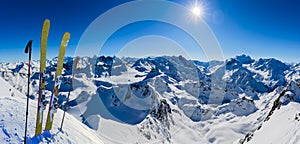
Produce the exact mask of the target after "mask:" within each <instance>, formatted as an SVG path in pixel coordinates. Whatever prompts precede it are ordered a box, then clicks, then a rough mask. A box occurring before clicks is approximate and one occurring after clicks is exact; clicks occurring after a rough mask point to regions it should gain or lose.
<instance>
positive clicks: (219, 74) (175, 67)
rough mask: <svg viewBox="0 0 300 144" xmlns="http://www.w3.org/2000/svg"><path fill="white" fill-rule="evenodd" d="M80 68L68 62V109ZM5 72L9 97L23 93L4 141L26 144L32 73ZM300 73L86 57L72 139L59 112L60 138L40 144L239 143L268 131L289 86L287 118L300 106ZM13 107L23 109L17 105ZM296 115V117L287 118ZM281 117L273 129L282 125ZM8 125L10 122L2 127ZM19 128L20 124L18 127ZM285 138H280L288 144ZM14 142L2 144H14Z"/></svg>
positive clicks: (230, 64) (75, 97)
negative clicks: (274, 106) (27, 99)
mask: <svg viewBox="0 0 300 144" xmlns="http://www.w3.org/2000/svg"><path fill="white" fill-rule="evenodd" d="M55 62H56V59H53V60H52V61H47V74H48V75H49V78H48V79H47V83H48V84H47V86H46V87H47V90H46V95H47V98H48V99H49V95H50V93H51V92H50V91H51V89H52V87H53V81H52V80H51V78H53V72H54V70H55V67H54V66H55ZM72 62H73V58H66V59H65V64H64V73H63V76H64V78H63V81H62V86H61V91H62V92H61V93H60V101H64V100H65V98H66V95H67V92H68V90H69V87H70V86H69V84H68V82H69V80H70V75H71V74H72V70H71V67H72ZM32 63H33V65H32V71H33V75H34V76H33V77H31V79H32V83H31V92H30V95H31V97H32V99H33V100H30V103H31V104H30V105H31V106H30V109H31V110H30V113H33V114H35V110H36V108H35V107H36V99H34V98H35V97H34V96H36V93H37V84H38V78H37V75H36V73H34V72H37V71H38V66H39V65H38V62H36V61H33V62H32ZM0 68H1V69H2V70H3V71H7V72H3V73H1V74H2V75H1V77H3V78H4V79H5V81H7V82H8V83H9V84H10V85H9V84H7V83H6V82H4V81H3V80H1V81H2V82H1V83H3V84H6V85H7V86H5V89H4V90H3V91H7V89H9V88H8V87H14V88H16V89H14V88H12V89H13V93H14V95H15V96H13V97H11V96H10V95H11V94H12V92H8V93H5V94H1V96H2V95H3V97H0V98H1V100H0V107H1V106H2V105H3V106H5V108H4V110H3V111H4V112H3V115H1V114H2V112H1V113H0V127H1V128H2V131H0V137H4V138H6V139H9V140H10V141H11V142H12V143H14V142H16V143H19V142H21V140H20V139H19V138H22V134H23V131H22V128H23V125H24V120H23V119H24V115H20V116H19V117H17V115H15V114H16V113H24V112H23V111H24V108H21V107H24V106H25V103H24V102H25V98H24V97H25V96H24V95H23V94H20V93H18V92H17V90H18V91H21V92H22V93H25V91H26V88H27V87H26V83H27V81H26V80H27V79H26V75H19V74H18V73H22V72H26V71H27V65H26V64H24V63H22V62H21V63H10V64H0ZM11 71H16V72H14V73H11ZM299 73H300V65H297V64H296V65H289V64H284V63H282V62H280V61H277V60H275V59H259V60H253V59H252V58H251V57H249V56H246V55H241V56H237V57H235V58H232V59H230V60H226V61H225V62H219V61H212V62H198V61H191V60H187V59H185V58H184V57H181V56H179V57H177V56H173V57H170V56H165V57H148V58H141V59H136V58H117V57H104V56H101V57H92V58H88V57H83V58H81V59H80V60H79V65H78V69H77V73H76V75H75V82H74V90H73V91H72V92H71V95H70V108H69V109H68V110H67V117H66V122H69V123H66V124H65V125H64V126H65V127H64V133H62V132H59V131H58V126H59V124H60V120H61V115H62V113H61V111H60V110H59V111H58V113H57V114H56V115H55V120H54V122H55V123H54V129H53V131H52V132H51V133H50V134H49V133H44V134H43V135H42V137H41V138H40V139H39V140H43V142H44V143H46V142H48V141H47V139H49V141H50V142H49V143H99V142H100V141H103V142H104V143H108V144H110V143H112V144H115V143H191V144H194V143H195V144H196V143H204V144H205V143H213V144H218V143H235V142H238V141H239V139H242V138H244V137H245V135H246V134H248V133H251V132H254V131H255V130H256V129H257V128H258V127H259V126H260V125H261V124H263V123H264V122H263V121H264V119H265V118H266V116H267V115H268V113H269V111H270V110H271V108H272V104H273V102H274V100H275V99H276V98H278V97H279V96H280V93H281V92H282V90H283V89H284V87H285V86H286V84H287V83H288V82H289V83H290V84H291V86H290V87H288V89H287V91H286V95H289V96H290V98H287V97H282V99H281V100H282V102H285V103H286V106H283V107H282V108H281V109H280V110H283V109H285V108H286V107H287V108H291V105H292V106H293V105H297V103H294V102H291V103H289V102H290V101H296V102H300V97H299V96H300V89H299V87H298V86H297V81H298V80H299ZM291 81H292V82H291ZM2 101H3V102H2ZM6 103H7V104H6ZM13 103H14V104H15V103H17V104H18V107H11V106H10V105H9V104H13ZM0 110H2V109H0ZM290 110H291V111H293V110H292V109H288V110H287V111H290ZM276 113H277V112H275V114H274V115H272V116H271V119H270V122H269V121H268V122H267V123H271V122H272V119H275V120H276V119H280V115H277V114H276ZM286 113H288V112H286ZM11 114H12V116H11ZM295 114H296V113H295ZM295 114H293V115H292V116H295ZM292 116H290V117H291V118H292ZM14 117H17V118H14ZM1 118H2V119H3V121H5V122H1ZM30 118H31V119H30V121H29V122H30V125H29V134H30V137H32V134H33V133H34V132H33V129H34V124H33V123H34V119H35V117H30ZM16 119H17V120H16ZM9 121H12V122H13V124H11V125H15V126H11V125H10V124H9ZM70 121H71V122H70ZM290 122H291V121H290ZM2 123H3V124H2ZM16 123H20V124H18V126H16ZM272 123H273V122H272ZM1 124H2V125H1ZM264 127H267V126H264V124H263V127H262V129H261V130H262V131H264V130H263V129H264ZM14 128H16V129H17V130H14ZM270 129H271V128H270ZM278 129H281V127H279V128H278ZM283 130H286V129H283ZM14 131H16V132H14ZM286 132H287V133H289V131H286ZM292 132H294V131H292ZM14 133H17V136H15V135H14ZM282 134H284V133H281V134H280V135H279V134H278V135H277V136H278V137H284V136H283V135H282ZM257 135H262V136H261V137H264V135H268V134H267V132H264V133H261V134H256V133H255V134H254V137H253V139H254V138H255V137H257ZM8 136H9V137H10V138H9V137H8ZM51 137H53V138H51ZM288 137H289V138H290V139H296V138H297V137H296V136H293V135H288ZM100 138H102V139H100ZM6 139H4V140H2V141H0V143H2V142H3V143H7V142H6ZM286 139H288V138H286ZM32 140H34V139H32ZM272 140H273V139H272ZM255 142H256V141H255ZM282 142H287V141H282ZM8 143H9V142H8ZM257 143H260V141H257ZM264 143H269V142H268V141H267V142H266V141H264Z"/></svg>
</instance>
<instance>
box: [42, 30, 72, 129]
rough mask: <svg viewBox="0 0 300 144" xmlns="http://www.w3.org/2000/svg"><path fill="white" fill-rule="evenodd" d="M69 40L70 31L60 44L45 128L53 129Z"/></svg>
mask: <svg viewBox="0 0 300 144" xmlns="http://www.w3.org/2000/svg"><path fill="white" fill-rule="evenodd" d="M69 40H70V33H68V32H66V33H65V34H64V36H63V38H62V41H61V44H60V49H59V54H58V60H57V67H56V73H55V76H54V87H53V92H52V95H51V98H50V105H49V111H48V115H47V121H46V126H45V130H51V129H52V124H53V118H54V113H56V111H57V108H58V103H57V102H58V93H59V88H60V84H61V82H62V75H61V74H62V70H63V63H64V57H65V52H66V48H67V45H68V42H69Z"/></svg>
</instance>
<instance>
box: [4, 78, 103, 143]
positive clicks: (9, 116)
mask: <svg viewBox="0 0 300 144" xmlns="http://www.w3.org/2000/svg"><path fill="white" fill-rule="evenodd" d="M36 105H37V103H36V101H33V100H30V105H29V119H28V132H27V134H28V139H27V142H28V143H39V142H42V143H55V144H58V143H61V144H65V143H78V144H82V143H99V144H101V143H102V142H101V141H102V140H101V139H100V138H99V136H97V135H96V134H95V132H93V131H92V130H90V129H89V128H88V127H87V126H85V125H84V124H82V123H81V122H79V121H78V120H76V119H75V118H74V117H72V116H71V115H69V114H68V113H67V114H66V118H65V124H64V127H63V132H61V131H59V130H58V127H59V126H60V122H61V118H62V111H61V110H58V113H57V114H56V117H55V119H54V125H53V130H52V131H51V133H43V134H42V135H41V136H39V138H35V137H33V135H34V128H35V117H36ZM25 108H26V96H25V95H24V94H21V93H20V92H19V91H17V90H15V89H14V88H12V86H10V85H9V84H8V83H7V82H6V81H4V80H3V79H2V78H0V143H1V144H5V143H14V144H17V143H23V142H24V126H25Z"/></svg>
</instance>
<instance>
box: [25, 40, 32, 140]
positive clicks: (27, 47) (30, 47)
mask: <svg viewBox="0 0 300 144" xmlns="http://www.w3.org/2000/svg"><path fill="white" fill-rule="evenodd" d="M31 49H32V40H30V41H28V43H27V45H26V48H25V53H28V83H27V103H26V120H25V136H24V143H25V144H26V135H27V121H28V105H29V85H30V61H31Z"/></svg>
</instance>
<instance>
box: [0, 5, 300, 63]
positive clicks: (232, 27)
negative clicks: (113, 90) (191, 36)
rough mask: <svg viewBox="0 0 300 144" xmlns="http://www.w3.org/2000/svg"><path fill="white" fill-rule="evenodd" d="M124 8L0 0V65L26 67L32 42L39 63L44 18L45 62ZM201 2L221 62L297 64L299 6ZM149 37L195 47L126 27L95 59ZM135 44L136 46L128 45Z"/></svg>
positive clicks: (172, 31)
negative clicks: (65, 39)
mask: <svg viewBox="0 0 300 144" xmlns="http://www.w3.org/2000/svg"><path fill="white" fill-rule="evenodd" d="M171 1H173V2H176V3H178V4H181V5H183V6H186V7H190V6H191V4H192V3H193V2H192V0H186V1H185V0H171ZM126 2H128V0H127V1H126V0H85V1H83V0H43V1H41V0H26V1H24V0H2V1H1V5H0V19H1V21H0V54H1V56H0V61H1V62H10V61H25V60H26V58H27V55H25V54H24V47H25V45H26V43H27V41H28V40H30V39H33V49H34V51H33V52H34V53H33V59H38V58H39V44H40V41H39V39H40V34H41V27H42V23H43V21H44V19H46V18H48V19H50V21H51V27H50V33H49V40H48V48H47V52H48V53H47V57H48V58H52V57H55V56H56V55H57V53H58V47H59V44H60V41H61V37H62V35H63V33H64V32H65V31H69V32H70V33H71V40H70V43H69V46H68V48H67V53H66V54H67V55H68V56H73V55H74V52H75V49H76V46H77V44H78V42H79V40H80V37H81V35H82V34H83V32H84V31H85V29H86V28H87V27H88V26H89V24H90V23H92V22H93V21H94V20H95V19H96V18H97V17H98V16H100V15H101V14H103V13H104V12H106V11H108V10H109V9H111V8H113V7H115V6H118V5H120V4H123V3H126ZM200 2H201V3H203V4H204V5H205V15H204V17H203V18H204V20H205V21H206V23H207V24H208V25H209V26H210V28H211V29H212V31H213V32H214V34H215V35H216V37H217V39H218V41H219V43H220V45H221V47H222V50H223V52H224V56H225V58H230V57H233V56H235V55H239V54H248V55H250V56H252V57H254V58H260V57H263V58H268V57H274V58H277V59H280V60H283V61H286V62H300V1H298V0H202V1H200ZM154 11H164V10H154ZM115 19H118V17H116V18H115ZM162 30H164V31H162ZM164 32H165V33H164ZM151 35H152V36H153V37H152V38H154V39H157V38H159V36H162V39H164V40H166V41H168V42H166V46H168V45H167V44H168V43H170V42H173V43H174V42H176V43H178V44H181V43H185V44H187V45H185V44H183V45H182V46H184V47H185V49H189V46H190V47H193V45H194V44H193V42H191V41H190V40H187V39H188V36H186V35H185V34H184V32H182V31H180V30H179V29H176V28H174V26H171V25H168V24H165V23H161V22H155V21H145V22H138V23H133V24H130V25H127V26H125V27H124V28H122V29H120V30H119V31H117V32H116V33H114V34H113V36H112V37H111V39H109V40H108V42H107V43H106V45H105V46H104V48H103V49H102V50H101V52H100V54H110V55H117V53H116V52H119V50H114V48H113V47H119V48H120V47H124V45H127V46H131V47H132V46H133V45H134V44H136V45H138V43H137V41H139V42H145V41H146V40H147V38H149V37H150V36H151ZM147 36H148V37H147ZM143 38H144V39H143ZM167 38H169V39H167ZM134 39H135V42H134V41H132V40H134ZM172 40H173V41H172ZM185 40H186V41H185ZM181 41H185V42H181ZM122 45H123V46H122ZM169 46H172V45H169ZM187 47H188V48H187ZM129 49H130V48H129ZM129 49H128V51H129ZM123 52H124V50H123ZM180 52H181V51H180ZM190 55H191V57H192V58H199V59H201V60H205V58H202V57H203V54H201V53H199V54H198V53H196V54H195V53H194V54H190Z"/></svg>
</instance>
